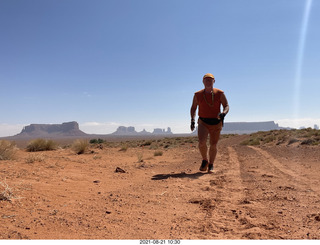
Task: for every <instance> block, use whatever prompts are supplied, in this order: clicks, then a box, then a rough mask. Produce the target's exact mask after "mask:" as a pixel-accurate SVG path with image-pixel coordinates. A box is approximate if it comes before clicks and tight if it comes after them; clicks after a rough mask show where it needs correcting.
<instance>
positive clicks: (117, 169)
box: [115, 167, 126, 173]
mask: <svg viewBox="0 0 320 245" xmlns="http://www.w3.org/2000/svg"><path fill="white" fill-rule="evenodd" d="M115 172H116V173H125V172H126V171H124V170H123V169H122V168H119V167H117V168H116V170H115Z"/></svg>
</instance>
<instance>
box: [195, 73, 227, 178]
mask: <svg viewBox="0 0 320 245" xmlns="http://www.w3.org/2000/svg"><path fill="white" fill-rule="evenodd" d="M214 83H215V78H214V76H213V75H212V74H211V73H207V74H205V75H204V76H203V85H204V89H202V90H200V91H198V92H196V93H195V94H194V97H193V103H192V106H191V109H190V114H191V127H190V128H191V131H193V130H194V128H195V114H196V110H197V107H199V110H198V115H199V119H198V139H199V151H200V153H201V156H202V164H201V167H200V171H207V170H208V173H212V172H213V163H214V160H215V158H216V155H217V143H218V140H219V137H220V131H221V129H222V127H223V120H224V117H225V116H226V114H227V113H228V112H229V105H228V101H227V98H226V96H225V94H224V92H223V91H222V90H220V89H217V88H213V84H214ZM221 105H222V106H223V111H222V113H221V109H220V107H221ZM208 135H210V149H209V159H208V147H207V138H208Z"/></svg>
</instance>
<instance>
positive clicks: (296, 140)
mask: <svg viewBox="0 0 320 245" xmlns="http://www.w3.org/2000/svg"><path fill="white" fill-rule="evenodd" d="M296 142H299V140H298V139H296V138H290V139H289V142H288V145H291V144H293V143H296Z"/></svg>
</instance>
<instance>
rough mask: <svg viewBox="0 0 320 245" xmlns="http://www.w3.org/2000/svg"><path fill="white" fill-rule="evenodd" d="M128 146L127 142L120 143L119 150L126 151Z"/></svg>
mask: <svg viewBox="0 0 320 245" xmlns="http://www.w3.org/2000/svg"><path fill="white" fill-rule="evenodd" d="M128 148H129V146H128V145H127V144H125V145H122V146H121V148H120V150H119V151H123V152H126V151H127V150H128Z"/></svg>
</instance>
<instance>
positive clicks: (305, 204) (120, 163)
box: [0, 136, 320, 239]
mask: <svg viewBox="0 0 320 245" xmlns="http://www.w3.org/2000/svg"><path fill="white" fill-rule="evenodd" d="M244 137H245V136H234V137H231V138H226V139H222V140H221V141H220V142H219V152H218V155H217V159H216V163H215V171H214V173H213V174H207V173H203V172H199V170H198V169H199V166H200V162H201V159H200V154H199V152H198V149H197V147H196V143H185V144H181V145H180V146H179V147H173V148H170V147H169V148H167V149H163V148H162V149H161V151H163V155H162V156H154V152H155V150H151V149H149V148H148V147H138V148H128V149H127V151H119V149H120V148H108V147H105V148H103V149H99V148H95V149H94V153H88V154H82V155H76V154H75V153H73V152H72V151H71V150H70V149H60V150H56V151H47V152H37V153H29V152H25V151H23V150H20V151H19V153H18V156H17V160H11V161H0V182H2V184H3V185H5V184H7V185H8V187H9V188H10V191H11V192H10V193H11V195H13V198H12V200H11V201H8V200H2V201H0V238H1V239H320V177H319V173H320V154H319V149H320V148H319V146H300V147H297V146H265V147H262V146H259V147H258V146H255V147H253V146H242V145H240V144H239V142H240V141H241V140H243V138H244ZM158 150H159V149H158ZM33 158H34V159H38V160H37V161H35V162H33V163H30V159H33ZM140 159H143V162H139V160H140ZM28 162H29V163H28ZM117 167H119V168H121V169H123V170H125V173H122V172H115V170H116V168H117ZM1 188H2V189H1V191H3V189H4V187H3V186H2V187H1ZM7 191H9V190H8V189H7Z"/></svg>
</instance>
